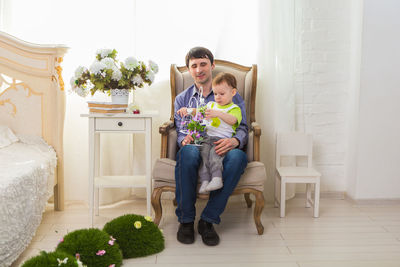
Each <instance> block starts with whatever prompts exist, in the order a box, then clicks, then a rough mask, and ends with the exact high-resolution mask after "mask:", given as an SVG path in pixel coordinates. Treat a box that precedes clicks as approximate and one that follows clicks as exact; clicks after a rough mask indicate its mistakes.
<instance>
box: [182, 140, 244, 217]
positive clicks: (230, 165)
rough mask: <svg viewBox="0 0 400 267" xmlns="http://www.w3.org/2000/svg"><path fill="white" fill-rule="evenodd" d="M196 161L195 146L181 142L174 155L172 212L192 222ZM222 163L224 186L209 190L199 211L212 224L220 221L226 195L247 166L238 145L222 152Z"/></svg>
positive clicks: (196, 149)
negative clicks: (173, 202)
mask: <svg viewBox="0 0 400 267" xmlns="http://www.w3.org/2000/svg"><path fill="white" fill-rule="evenodd" d="M200 163H201V156H200V152H199V149H198V148H197V147H196V146H191V145H187V146H184V147H182V148H181V149H180V150H179V151H178V153H177V155H176V167H175V182H176V191H175V197H176V202H177V203H178V206H177V208H176V211H175V213H176V216H178V221H179V222H180V223H188V222H193V221H194V219H195V217H196V208H195V203H196V196H197V190H196V189H197V183H198V170H199V166H200ZM223 166H224V170H223V172H222V179H223V182H224V186H223V187H222V188H221V189H218V190H214V191H211V192H210V198H209V200H208V202H207V205H206V207H205V208H204V210H203V212H202V214H201V218H202V219H203V220H205V221H207V222H210V223H215V224H219V223H220V221H221V219H220V215H221V214H222V212H223V211H224V210H225V207H226V203H227V202H228V198H229V196H230V195H231V194H232V192H233V190H234V189H235V187H236V185H237V183H238V182H239V179H240V176H241V175H242V173H243V172H244V169H245V168H246V166H247V156H246V154H245V153H244V152H243V151H242V150H240V149H232V150H231V151H229V152H228V153H227V154H226V155H225V158H224V160H223Z"/></svg>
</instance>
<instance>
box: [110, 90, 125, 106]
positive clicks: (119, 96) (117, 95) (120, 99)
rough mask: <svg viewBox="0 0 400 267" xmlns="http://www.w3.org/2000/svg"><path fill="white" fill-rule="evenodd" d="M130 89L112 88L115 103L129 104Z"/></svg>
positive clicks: (112, 99) (112, 100) (112, 97)
mask: <svg viewBox="0 0 400 267" xmlns="http://www.w3.org/2000/svg"><path fill="white" fill-rule="evenodd" d="M128 100H129V89H111V102H112V103H113V104H128Z"/></svg>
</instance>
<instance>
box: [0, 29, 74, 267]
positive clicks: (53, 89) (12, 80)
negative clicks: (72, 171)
mask: <svg viewBox="0 0 400 267" xmlns="http://www.w3.org/2000/svg"><path fill="white" fill-rule="evenodd" d="M66 51H67V48H66V47H65V46H62V45H36V44H31V43H27V42H24V41H22V40H19V39H17V38H15V37H12V36H10V35H8V34H6V33H3V32H0V267H3V266H9V265H10V264H11V263H12V262H13V261H14V260H15V259H16V258H18V256H19V255H20V254H21V253H22V252H23V251H24V249H25V248H26V247H27V246H28V245H29V243H30V241H31V239H32V237H33V236H34V234H35V231H36V229H37V227H38V226H39V225H40V222H41V219H42V212H43V210H44V207H45V205H46V202H47V201H48V200H49V199H50V198H51V197H53V200H54V208H55V209H56V210H63V209H64V194H63V192H64V190H63V187H64V175H63V173H64V170H63V126H64V116H65V92H64V83H63V80H62V76H61V70H62V69H61V66H60V63H61V62H62V57H63V55H64V54H65V52H66ZM7 142H8V143H7Z"/></svg>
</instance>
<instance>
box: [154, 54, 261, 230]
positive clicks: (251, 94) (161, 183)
mask: <svg viewBox="0 0 400 267" xmlns="http://www.w3.org/2000/svg"><path fill="white" fill-rule="evenodd" d="M214 62H215V68H214V70H213V77H214V76H215V75H216V74H218V73H219V72H229V73H231V74H233V75H234V76H235V77H236V80H237V87H238V88H237V89H238V92H239V94H240V95H241V96H242V97H243V99H244V101H245V104H246V115H247V124H248V126H249V140H248V143H247V146H246V149H245V151H246V153H247V157H248V161H249V163H248V165H247V167H246V169H245V171H244V173H243V174H242V176H241V178H240V180H239V183H238V185H237V186H236V188H235V190H234V192H233V193H232V194H233V195H236V194H244V198H245V200H246V203H247V207H248V208H250V207H251V206H252V200H251V198H250V194H253V195H254V196H255V207H254V222H255V224H256V228H257V232H258V234H260V235H261V234H263V232H264V227H263V225H262V223H261V219H260V217H261V212H262V210H263V207H264V196H263V191H264V183H265V180H266V172H265V167H264V164H263V163H261V162H260V136H261V128H260V126H259V125H258V124H257V123H256V120H255V102H256V101H255V100H256V89H257V65H253V66H252V67H245V66H241V65H238V64H235V63H232V62H228V61H223V60H215V61H214ZM170 79H171V80H170V82H171V101H172V103H171V118H170V121H168V122H165V123H164V124H163V125H161V126H160V128H159V132H160V134H161V156H160V159H157V161H156V163H155V165H154V169H153V194H152V198H151V203H152V206H153V208H154V211H155V218H154V222H155V223H156V224H157V225H158V224H159V223H160V220H161V216H162V206H161V195H162V193H163V192H167V191H169V192H175V164H176V162H175V156H176V153H177V151H178V149H179V147H178V145H177V141H176V140H177V133H176V129H175V125H174V101H175V97H176V96H177V95H178V94H179V93H180V92H182V91H183V90H185V89H186V88H188V87H189V86H190V85H192V84H193V79H192V77H191V76H190V73H189V72H188V70H187V68H186V66H184V67H177V66H176V65H175V64H173V65H171V78H170ZM198 197H199V198H208V195H201V194H198ZM174 202H175V201H174ZM174 204H176V203H174Z"/></svg>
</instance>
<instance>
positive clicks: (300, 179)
mask: <svg viewBox="0 0 400 267" xmlns="http://www.w3.org/2000/svg"><path fill="white" fill-rule="evenodd" d="M282 156H292V157H294V160H293V161H292V165H291V166H282V164H281V162H282V161H281V159H282V158H281V157H282ZM296 156H305V157H307V166H306V167H300V166H297V160H296ZM320 178H321V174H320V173H319V172H317V171H316V170H315V169H314V168H313V167H312V136H311V134H305V133H278V135H277V139H276V175H275V207H278V206H279V205H280V217H285V202H286V184H287V183H305V184H306V207H307V208H309V207H311V205H314V217H319V193H320ZM311 184H314V191H315V196H314V201H313V200H312V199H311ZM279 187H280V188H279ZM278 195H280V197H278Z"/></svg>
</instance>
